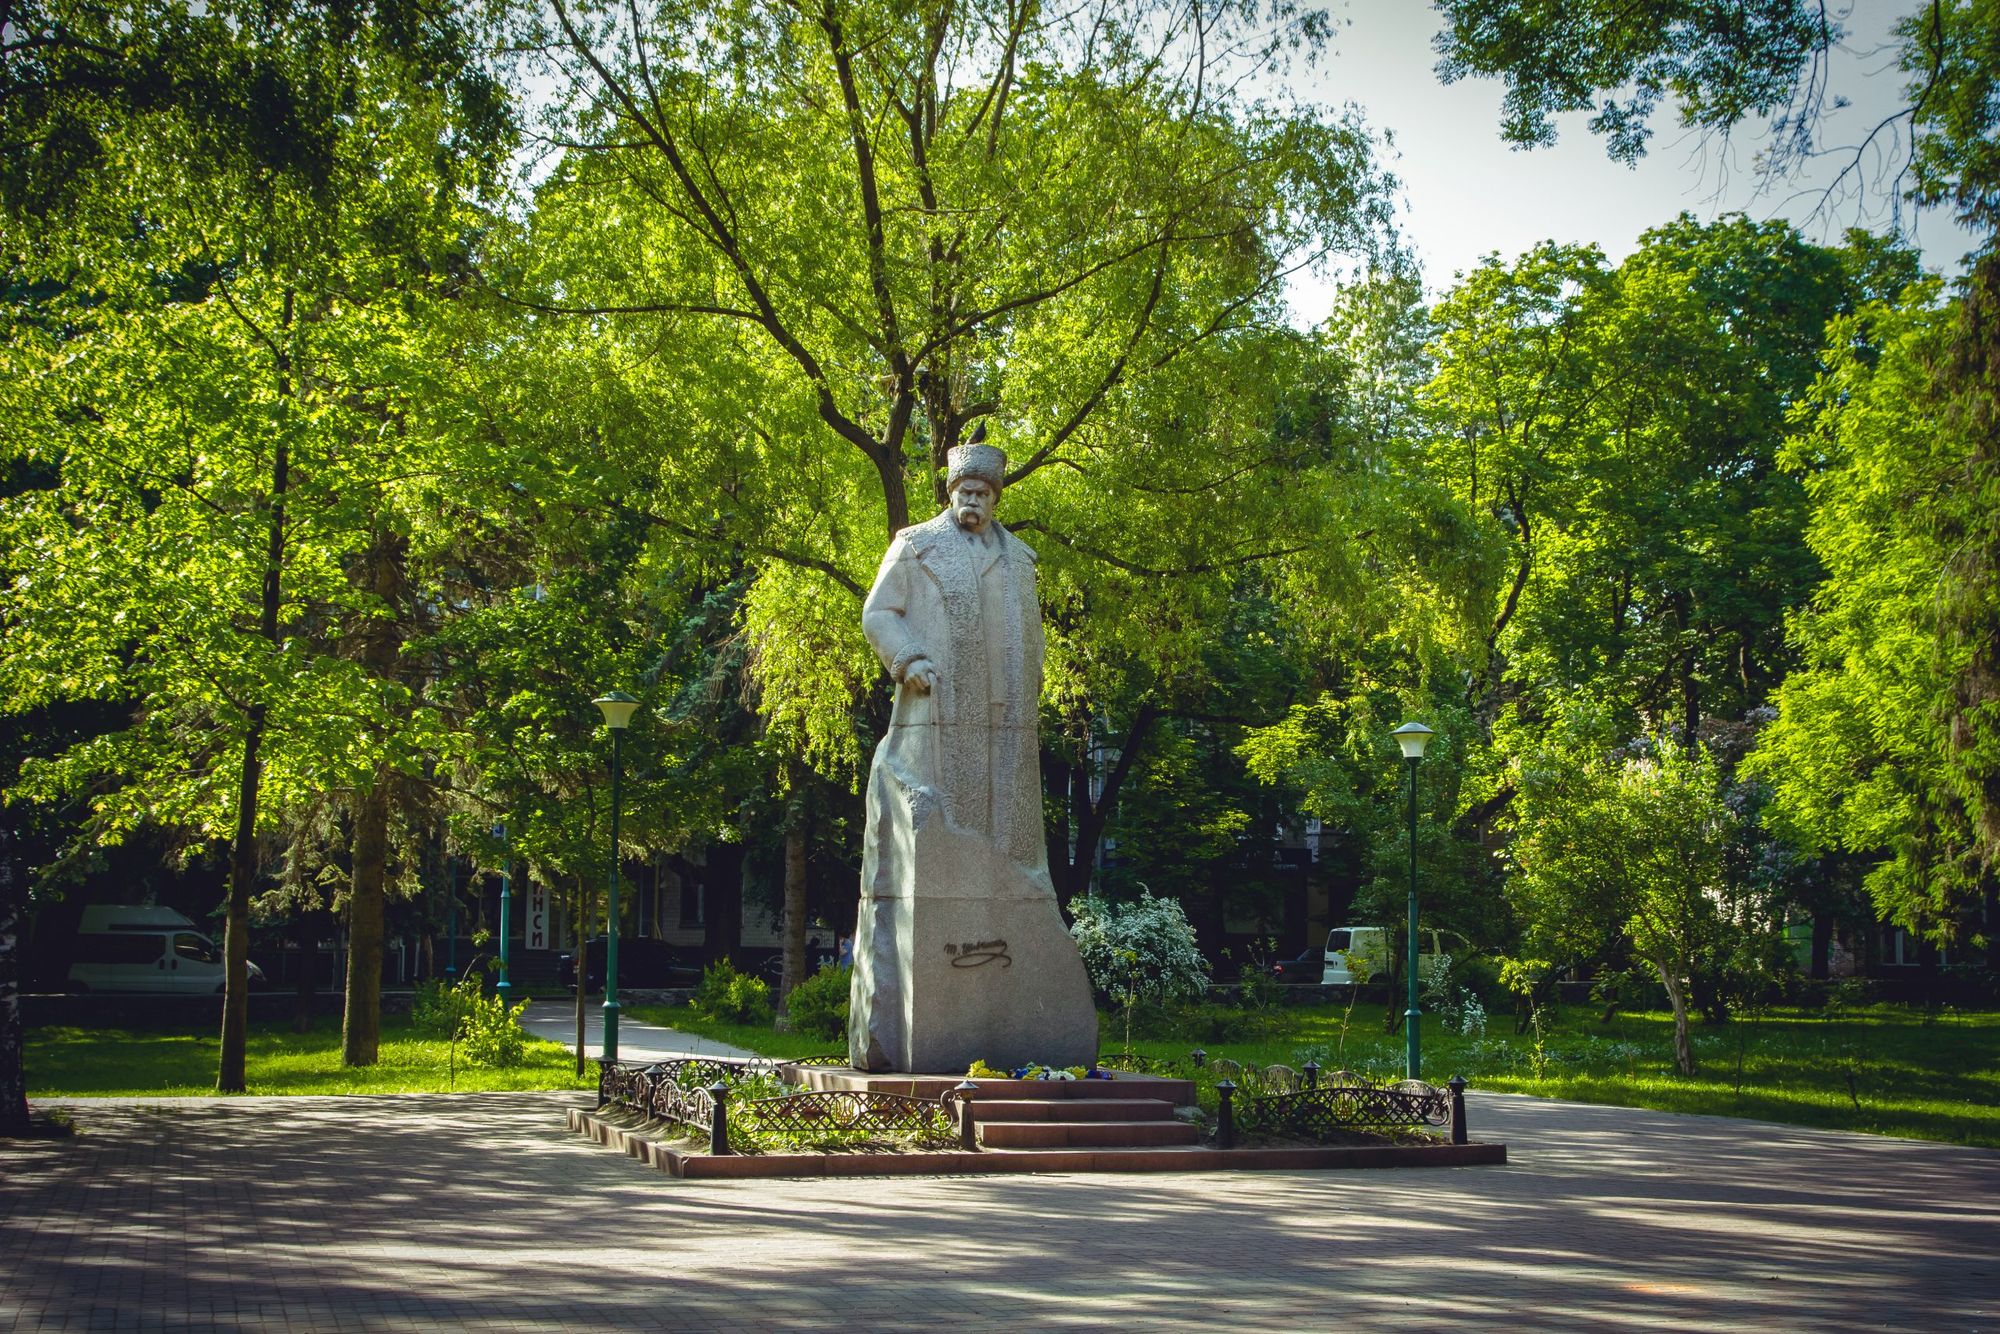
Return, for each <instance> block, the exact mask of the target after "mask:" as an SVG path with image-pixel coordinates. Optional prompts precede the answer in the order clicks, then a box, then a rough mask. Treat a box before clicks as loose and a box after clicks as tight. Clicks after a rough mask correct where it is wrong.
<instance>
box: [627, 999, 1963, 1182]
mask: <svg viewBox="0 0 2000 1334" xmlns="http://www.w3.org/2000/svg"><path fill="white" fill-rule="evenodd" d="M628 1013H631V1014H634V1015H637V1016H639V1017H643V1018H645V1019H646V1020H648V1021H649V1022H653V1023H660V1024H666V1025H668V1026H670V1027H675V1028H679V1029H681V1030H682V1031H684V1032H691V1033H700V1034H702V1035H703V1036H705V1037H711V1038H715V1039H717V1040H719V1041H722V1042H728V1043H732V1044H734V1045H735V1046H739V1047H745V1048H748V1049H749V1050H752V1051H756V1052H761V1053H763V1054H764V1055H767V1056H774V1057H778V1058H780V1059H783V1058H787V1057H798V1056H808V1055H813V1054H816V1053H819V1052H822V1051H827V1050H830V1049H832V1048H833V1047H835V1046H837V1045H838V1044H830V1043H826V1042H823V1041H819V1040H816V1039H812V1038H802V1037H800V1036H798V1035H796V1034H789V1033H777V1032H774V1031H772V1030H771V1029H769V1028H757V1027H752V1026H747V1025H739V1024H717V1023H712V1022H709V1021H704V1020H702V1019H700V1018H699V1017H697V1016H696V1015H694V1014H693V1013H692V1012H691V1011H688V1010H686V1009H685V1008H681V1009H664V1008H659V1007H654V1008H648V1009H638V1010H632V1011H628ZM1345 1013H1346V1011H1345V1009H1344V1007H1342V1006H1338V1005H1310V1006H1305V1005H1302V1006H1296V1007H1285V1008H1280V1009H1277V1010H1272V1011H1268V1012H1264V1014H1263V1015H1262V1016H1252V1017H1250V1018H1248V1019H1231V1018H1229V1017H1228V1016H1226V1015H1225V1016H1220V1017H1217V1016H1215V1015H1214V1014H1213V1013H1212V1012H1211V1014H1210V1015H1209V1016H1208V1017H1206V1018H1203V1017H1196V1018H1194V1019H1191V1020H1189V1021H1187V1023H1186V1026H1185V1027H1184V1028H1183V1029H1182V1030H1181V1031H1178V1032H1174V1031H1166V1035H1164V1036H1150V1037H1143V1038H1135V1039H1134V1040H1133V1043H1132V1047H1133V1050H1134V1051H1137V1052H1140V1053H1142V1054H1144V1055H1147V1056H1151V1057H1155V1058H1160V1059H1168V1058H1174V1057H1181V1056H1185V1055H1186V1054H1187V1053H1188V1052H1189V1051H1190V1050H1191V1049H1192V1048H1194V1047H1197V1046H1198V1047H1201V1048H1203V1049H1204V1050H1206V1051H1207V1052H1208V1053H1209V1055H1211V1056H1213V1057H1227V1058H1230V1059H1232V1060H1236V1061H1241V1062H1244V1063H1246V1064H1252V1063H1254V1064H1257V1065H1271V1064H1284V1065H1292V1066H1299V1065H1303V1064H1304V1063H1305V1061H1306V1059H1307V1058H1308V1057H1311V1058H1313V1059H1316V1060H1318V1061H1319V1063H1320V1065H1321V1066H1322V1067H1324V1068H1325V1069H1327V1070H1329V1071H1330V1070H1333V1069H1337V1068H1339V1067H1340V1066H1342V1065H1345V1066H1346V1067H1348V1068H1349V1069H1352V1070H1356V1071H1360V1072H1363V1073H1366V1074H1369V1075H1371V1076H1374V1077H1377V1078H1383V1079H1394V1078H1399V1077H1400V1076H1401V1074H1402V1069H1403V1048H1404V1043H1403V1035H1402V1034H1401V1033H1386V1032H1384V1031H1383V1007H1382V1006H1380V1005H1369V1004H1361V1005H1357V1006H1355V1007H1354V1012H1353V1017H1352V1020H1351V1022H1349V1023H1347V1025H1346V1036H1345V1041H1344V1043H1343V1040H1342V1027H1343V1024H1342V1020H1343V1016H1344V1015H1345ZM1260 1024H1261V1026H1262V1031H1261V1032H1257V1033H1256V1035H1254V1036H1237V1037H1234V1038H1233V1039H1232V1038H1231V1037H1230V1036H1229V1035H1228V1033H1229V1030H1230V1029H1231V1028H1236V1029H1239V1030H1241V1029H1251V1030H1255V1029H1257V1028H1258V1027H1259V1025H1260ZM1145 1027H1146V1028H1147V1029H1148V1030H1150V1031H1151V1032H1153V1033H1154V1034H1161V1033H1162V1032H1163V1031H1164V1030H1168V1028H1169V1026H1168V1025H1166V1024H1165V1022H1164V1021H1163V1020H1161V1019H1159V1018H1157V1017H1155V1018H1152V1019H1150V1020H1149V1022H1147V1023H1146V1024H1145ZM1218 1034H1220V1035H1221V1036H1220V1039H1219V1040H1217V1037H1218ZM1423 1036H1424V1043H1423V1052H1424V1073H1425V1075H1426V1076H1428V1077H1429V1078H1430V1079H1431V1080H1433V1081H1434V1082H1438V1083H1442V1082H1443V1081H1444V1080H1446V1079H1449V1078H1450V1077H1451V1076H1452V1075H1455V1074H1459V1075H1464V1076H1465V1078H1466V1079H1467V1080H1468V1081H1470V1082H1471V1083H1472V1084H1473V1085H1474V1086H1475V1087H1477V1088H1483V1089H1495V1090H1501V1091H1505V1092H1510V1093H1530V1094H1536V1095H1539V1096H1542V1097H1551V1098H1568V1099H1572V1100H1574V1101H1578V1102H1595V1103H1609V1104H1613V1105H1617V1106H1625V1107H1649V1108H1654V1109H1657V1110H1660V1111H1670V1112H1694V1113H1702V1114H1706V1115H1714V1116H1747V1117H1756V1118H1759V1119H1762V1120H1767V1121H1780V1122H1786V1123H1789V1124H1793V1125H1808V1126H1824V1127H1827V1128H1829V1129H1835V1130H1857V1131H1866V1132H1869V1133H1873V1134H1882V1135H1904V1136H1909V1137H1911V1138H1915V1139H1932V1140H1943V1141H1946V1142H1948V1143H1956V1144H1981V1145H1987V1146H1992V1147H2000V1014H1994V1013H1985V1012H1979V1013H1954V1012H1949V1011H1947V1012H1943V1013H1940V1014H1935V1015H1928V1016H1927V1015H1925V1014H1924V1013H1923V1012H1922V1011H1917V1010H1910V1009H1905V1008H1902V1007H1899V1006H1891V1005H1880V1006H1870V1007H1867V1008H1864V1009H1858V1010H1857V1009H1848V1010H1844V1011H1842V1012H1840V1013H1839V1014H1837V1015H1833V1014H1828V1013H1825V1012H1808V1011H1797V1010H1781V1011H1777V1012H1774V1013H1771V1014H1767V1015H1765V1016H1763V1017H1762V1018H1761V1019H1756V1020H1738V1021H1735V1022H1732V1023H1729V1024H1727V1025H1724V1026H1721V1027H1708V1026H1703V1025H1697V1026H1696V1027H1695V1030H1694V1045H1695V1054H1696V1058H1697V1060H1698V1061H1699V1062H1700V1064H1701V1070H1700V1073H1698V1074H1696V1075H1694V1076H1692V1077H1683V1076H1682V1075H1680V1074H1679V1073H1678V1072H1677V1071H1676V1070H1675V1069H1674V1066H1673V1040H1672V1039H1673V1020H1672V1017H1671V1016H1669V1015H1668V1014H1666V1013H1664V1012H1661V1013H1641V1014H1621V1015H1619V1016H1617V1017H1616V1018H1614V1019H1613V1020H1612V1021H1611V1022H1610V1023H1608V1024H1605V1023H1600V1022H1598V1018H1597V1015H1596V1013H1595V1012H1593V1011H1588V1010H1584V1009H1581V1008H1576V1007H1571V1008H1569V1009H1566V1010H1564V1011H1562V1012H1561V1013H1560V1014H1558V1015H1556V1016H1554V1017H1553V1018H1552V1019H1550V1020H1549V1021H1547V1022H1546V1023H1545V1026H1544V1038H1543V1044H1542V1052H1541V1058H1540V1061H1539V1066H1540V1068H1539V1070H1538V1069H1537V1064H1538V1062H1537V1057H1536V1052H1535V1036H1534V1034H1533V1033H1532V1032H1529V1033H1524V1034H1517V1033H1515V1032H1514V1023H1513V1020H1512V1018H1511V1017H1509V1016H1505V1015H1495V1016H1493V1017H1492V1018H1491V1019H1490V1020H1489V1022H1488V1024H1487V1029H1486V1032H1485V1033H1484V1034H1483V1035H1479V1036H1465V1035H1462V1034H1458V1033H1450V1032H1447V1031H1445V1025H1444V1024H1443V1022H1442V1021H1441V1020H1440V1018H1439V1017H1438V1016H1430V1017H1429V1018H1428V1019H1427V1021H1426V1023H1425V1026H1424V1030H1423ZM1123 1047H1124V1024H1123V1020H1122V1018H1121V1017H1119V1016H1117V1015H1106V1016H1105V1017H1104V1037H1103V1049H1104V1050H1105V1051H1106V1052H1115V1051H1119V1050H1122V1049H1123ZM1739 1057H1740V1060H1741V1067H1742V1074H1741V1082H1740V1087H1739V1082H1738V1074H1737V1067H1738V1060H1739ZM1850 1076H1852V1085H1851V1090H1852V1091H1851V1093H1850V1083H1849V1077H1850Z"/></svg>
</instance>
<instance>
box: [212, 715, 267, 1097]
mask: <svg viewBox="0 0 2000 1334" xmlns="http://www.w3.org/2000/svg"><path fill="white" fill-rule="evenodd" d="M263 744H264V710H263V709H262V708H261V707H260V708H255V709H252V710H251V711H250V732H249V735H248V736H246V737H244V738H243V774H242V777H241V780H240V782H239V783H238V785H237V789H236V837H235V840H234V842H233V844H232V846H231V848H230V854H229V908H228V916H227V918H226V919H225V925H224V926H223V931H222V958H223V969H224V971H223V985H222V992H223V994H222V1040H221V1043H220V1048H221V1050H220V1054H219V1056H218V1058H217V1060H216V1072H215V1089H216V1092H218V1093H241V1092H243V1090H244V1087H245V1082H244V1081H245V1072H244V1062H245V1056H246V1052H247V1049H248V1046H249V1041H250V886H251V884H252V883H253V882H254V881H255V880H256V878H257V791H258V786H259V779H260V777H261V775H262V768H263V766H262V760H261V759H260V755H259V752H260V751H261V750H262V748H263Z"/></svg>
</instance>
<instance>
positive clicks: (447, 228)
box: [0, 4, 505, 1091]
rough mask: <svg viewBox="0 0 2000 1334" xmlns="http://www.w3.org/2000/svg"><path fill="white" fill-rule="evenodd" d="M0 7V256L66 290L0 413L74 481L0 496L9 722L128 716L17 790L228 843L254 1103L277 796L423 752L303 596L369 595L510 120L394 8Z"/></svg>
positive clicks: (226, 1082) (14, 374) (25, 325)
mask: <svg viewBox="0 0 2000 1334" xmlns="http://www.w3.org/2000/svg"><path fill="white" fill-rule="evenodd" d="M8 17H9V23H8V26H7V29H6V33H7V36H6V39H5V40H6V43H7V45H6V47H5V52H4V54H5V55H6V79H7V83H8V89H7V91H8V94H9V95H8V96H6V97H5V98H0V102H4V105H5V107H6V110H5V112H4V113H0V115H4V117H5V134H4V138H5V140H6V143H7V145H8V151H9V153H10V154H15V155H18V156H19V158H20V162H19V163H18V164H10V171H9V173H8V180H9V184H10V186H11V187H14V188H13V190H12V192H11V193H10V194H9V195H8V197H7V201H6V202H7V203H8V205H9V207H10V209H11V210H12V215H13V218H14V220H15V221H16V222H18V223H19V226H17V227H16V228H14V229H12V230H11V231H10V236H11V238H12V239H11V242H10V248H11V249H12V251H13V253H11V254H10V255H9V256H8V261H9V264H10V265H11V266H12V268H13V270H14V271H16V272H20V273H24V274H33V275H36V276H39V277H41V278H42V279H43V280H44V281H46V282H47V283H49V284H50V285H51V286H52V287H53V288H54V291H53V293H52V295H51V296H50V297H49V298H48V299H47V300H46V301H44V302H42V303H41V304H40V307H39V309H38V310H37V311H36V312H35V314H34V316H33V317H32V318H30V319H27V320H17V321H15V322H14V324H13V325H12V326H11V327H10V329H9V330H8V341H7V343H6V344H5V346H4V349H3V350H0V351H4V355H5V356H6V359H7V361H8V371H9V374H8V375H7V376H6V377H5V378H6V380H7V382H8V389H7V391H6V399H5V403H4V405H0V411H4V412H5V413H6V415H7V418H8V421H9V426H10V430H9V431H8V437H9V442H10V447H11V448H12V449H14V450H17V451H19V453H20V454H21V455H22V456H23V457H26V458H29V459H32V460H36V461H38V462H40V463H42V464H45V465H47V466H51V467H54V468H56V469H58V470H59V472H60V477H61V481H60V484H58V485H56V486H54V487H51V488H48V489H45V490H40V491H35V492H31V493H29V494H27V495H25V496H23V497H21V498H20V499H19V501H18V502H17V503H15V504H12V505H10V506H9V508H8V510H7V511H6V514H5V522H6V524H7V528H8V536H9V538H10V540H11V541H12V542H15V543H19V544H21V545H22V546H23V547H24V548H26V549H31V550H35V551H37V552H39V553H41V555H42V559H41V560H40V561H39V562H38V563H37V565H36V567H35V568H34V569H33V570H32V571H31V572H30V574H29V577H27V578H25V579H22V580H18V581H16V582H15V584H14V585H13V587H12V588H10V589H9V590H8V595H7V601H6V603H5V606H4V609H0V614H4V615H5V616H6V617H7V619H8V621H9V626H10V633H9V636H8V642H7V651H6V655H5V660H4V665H0V671H4V673H5V676H6V679H7V680H8V683H9V685H10V687H11V690H10V694H11V695H12V699H10V707H17V708H18V707H33V706H35V705H37V704H39V703H45V702H48V701H51V700H57V699H63V698H76V697H100V698H122V699H129V700H132V701H134V705H135V712H134V720H133V725H132V726H131V727H130V728H127V729H125V730H123V731H121V732H118V733H115V734H113V735H112V736H109V737H105V738H101V739H99V740H97V741H94V742H90V743H86V744H84V745H80V746H77V747H74V748H72V749H71V750H70V751H69V752H67V753H66V754H65V755H64V756H62V757H61V758H60V759H58V760H57V761H55V762H53V763H52V764H50V765H47V766H44V767H43V768H42V769H41V770H40V772H39V775H31V779H32V780H33V781H40V782H43V783H46V784H48V785H51V786H56V787H62V786H67V787H72V788H77V789H82V788H84V787H86V786H90V785H93V784H97V785H96V786H95V799H94V805H95V815H94V821H93V826H92V830H91V834H92V836H94V837H98V838H103V839H111V840H115V839H117V838H119V837H121V836H123V835H124V834H126V833H128V832H129V831H130V830H131V829H132V828H134V827H135V826H136V825H137V824H138V823H139V822H141V821H146V820H157V821H164V822H167V823H172V824H177V825H181V826H185V827H188V828H191V829H194V830H197V831H199V832H201V833H202V834H204V835H206V836H211V837H226V838H227V839H228V840H229V842H230V845H231V859H230V865H231V871H230V884H229V894H228V900H227V920H228V926H227V929H226V934H225V951H226V955H227V959H228V983H227V988H226V997H225V1005H224V1015H223V1025H222V1042H221V1052H220V1065H219V1072H218V1086H219V1087H220V1088H222V1089H223V1090H225V1091H232V1090H240V1089H242V1088H243V1085H244V1068H243V1065H244V1046H245V1040H244V1034H245V1014H246V1008H245V1007H246V995H245V984H246V960H247V948H248V939H247V933H248V926H249V901H250V896H251V893H252V890H253V888H254V886H255V883H256V881H257V879H258V876H259V873H260V868H261V863H262V860H263V859H262V857H261V854H260V851H259V848H258V837H259V833H260V830H261V829H263V828H265V827H268V825H269V823H270V821H269V815H270V812H269V810H268V808H267V805H268V801H269V799H272V798H275V800H276V801H277V802H278V803H280V804H283V803H284V802H285V801H286V800H288V798H289V797H290V796H291V795H294V794H295V793H296V792H297V791H298V790H300V789H301V788H303V787H309V786H319V785H323V784H325V783H327V782H328V781H329V780H331V781H333V782H336V783H340V784H343V785H349V786H352V787H354V788H356V789H362V788H366V787H367V786H368V778H367V773H368V771H369V769H370V767H371V766H372V765H375V764H379V763H380V757H381V756H382V755H383V754H384V751H385V747H386V749H388V750H392V751H393V750H396V749H398V748H401V749H403V750H405V751H407V749H408V738H407V737H400V738H398V739H394V740H391V739H390V735H389V733H388V732H385V731H383V730H382V729H380V728H375V727H371V726H369V723H370V722H380V721H381V720H383V719H384V718H385V717H387V716H389V715H392V714H394V713H395V712H396V705H395V702H394V699H395V696H396V694H397V691H398V687H397V685H396V684H395V683H394V682H389V681H383V680H381V679H379V678H375V677H371V676H369V675H368V674H367V672H366V671H365V670H364V671H363V672H362V673H361V674H360V675H359V676H357V675H356V673H355V672H353V671H352V670H350V668H351V666H352V665H353V664H351V663H343V662H342V661H341V660H340V659H339V658H337V657H336V656H335V655H334V654H333V653H331V652H328V651H326V650H327V647H328V646H327V645H325V644H324V643H323V642H321V643H315V642H314V639H313V636H312V633H311V632H312V630H313V628H314V623H315V621H316V620H317V619H318V618H317V616H311V617H309V616H308V609H309V608H311V607H314V606H315V605H318V606H321V607H325V608H354V609H356V610H362V609H363V604H364V603H365V599H366V598H367V597H369V596H371V592H370V590H366V589H361V590H357V589H356V588H355V587H354V586H353V585H352V584H351V583H350V581H349V580H348V579H347V578H345V577H344V575H343V572H342V564H343V561H344V560H346V559H347V558H348V556H350V555H351V554H355V553H356V551H357V547H356V545H355V543H354V541H353V538H354V535H355V534H356V533H357V532H367V531H369V530H370V529H371V528H372V527H373V523H372V517H371V516H372V515H373V514H374V513H375V512H376V511H375V508H374V505H375V502H378V501H379V500H380V498H381V492H382V488H383V485H384V481H385V478H389V477H393V476H395V475H396V473H397V471H398V470H397V469H395V468H390V467H385V466H384V462H385V459H386V458H387V457H388V456H390V455H392V454H394V453H395V450H396V446H397V445H398V444H399V443H401V441H400V438H399V436H398V432H397V430H396V425H397V405H396V404H395V402H394V398H395V391H394V390H393V389H385V385H387V384H391V383H393V382H394V380H395V379H396V378H397V377H396V376H395V374H394V371H393V369H392V368H393V365H394V363H395V361H396V359H397V350H398V349H399V348H400V347H402V346H405V345H406V344H407V340H408V332H407V329H408V323H409V320H410V317H411V315H412V313H413V311H415V310H416V309H418V308H420V305H421V301H422V299H423V298H424V297H425V296H426V295H429V294H432V293H434V291H435V290H436V288H437V287H438V286H439V285H441V284H443V283H445V282H446V281H448V278H449V268H450V264H449V261H448V259H447V258H446V257H447V256H448V255H449V253H450V252H451V250H452V249H453V248H454V247H458V246H462V242H463V234H464V229H465V226H466V217H465V215H464V213H463V206H464V203H465V200H466V198H467V197H468V195H469V194H470V193H472V192H474V191H476V190H477V189H478V188H479V186H480V185H481V184H482V182H484V181H487V180H490V179H491V176H492V171H493V168H494V167H495V166H496V165H497V158H496V154H497V153H498V152H499V151H500V149H501V147H502V143H503V141H504V128H505V123H504V117H503V116H502V115H501V114H500V107H499V103H498V101H497V99H496V97H495V95H494V86H493V85H492V84H491V83H490V81H488V80H486V79H484V78H483V77H482V76H480V75H479V74H478V73H477V72H476V71H474V70H472V69H470V68H469V66H468V64H467V56H466V48H465V46H464V42H463V34H462V33H460V32H459V30H458V29H457V28H456V27H455V26H453V25H452V24H451V23H449V22H448V21H444V20H439V19H436V18H435V17H433V16H430V15H428V14H427V13H425V12H423V11H420V10H417V9H412V8H407V7H404V6H400V5H395V4H384V5H382V6H379V7H373V8H368V9H365V10H358V9H355V8H353V7H350V6H331V7H320V6H314V5H310V4H298V5H281V6H266V5H258V6H247V7H244V6H233V5H228V4H223V5H212V6H207V7H205V8H203V9H202V10H200V11H199V12H195V11H187V10H183V9H180V8H178V7H171V8H168V9H166V10H164V11H155V10H154V9H153V8H152V7H150V6H140V7H123V6H112V7H95V6H81V5H77V6H72V5H64V4H57V5H49V6H43V5H31V6H17V7H14V8H13V9H12V10H10V13H9V16H8ZM15 166H18V171H17V170H14V169H13V168H14V167H15ZM441 260H443V261H444V262H443V263H440V261H441ZM459 267H461V268H462V264H461V265H460V266H459ZM361 665H362V666H363V667H364V668H365V667H366V664H365V663H363V664H361ZM357 720H367V721H363V722H362V723H361V724H360V726H358V727H350V726H348V725H349V724H353V723H355V722H356V721H357ZM392 730H393V729H392ZM402 762H403V763H406V764H407V763H409V760H408V759H407V755H406V756H405V758H404V759H403V760H402ZM274 766H275V767H274ZM104 777H108V778H110V779H111V780H112V781H111V782H110V783H108V784H100V783H99V781H98V780H99V779H100V778H104Z"/></svg>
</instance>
